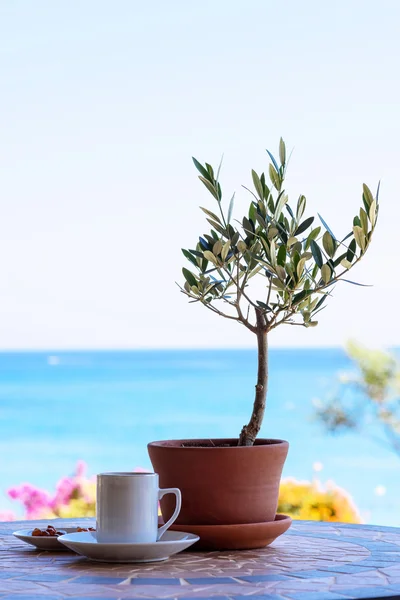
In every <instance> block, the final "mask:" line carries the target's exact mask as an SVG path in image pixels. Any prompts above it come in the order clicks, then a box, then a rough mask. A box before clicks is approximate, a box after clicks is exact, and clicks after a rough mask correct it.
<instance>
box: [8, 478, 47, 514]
mask: <svg viewBox="0 0 400 600" xmlns="http://www.w3.org/2000/svg"><path fill="white" fill-rule="evenodd" d="M8 495H9V496H10V498H12V499H13V500H17V499H18V500H20V501H21V502H22V504H23V505H24V507H25V510H26V517H27V519H34V518H36V517H40V516H41V515H42V514H43V513H44V512H46V511H47V510H48V509H49V504H50V495H49V494H48V492H46V491H45V490H40V489H38V488H35V487H33V486H32V485H31V484H29V483H24V484H23V485H20V486H19V487H16V488H11V489H10V490H8Z"/></svg>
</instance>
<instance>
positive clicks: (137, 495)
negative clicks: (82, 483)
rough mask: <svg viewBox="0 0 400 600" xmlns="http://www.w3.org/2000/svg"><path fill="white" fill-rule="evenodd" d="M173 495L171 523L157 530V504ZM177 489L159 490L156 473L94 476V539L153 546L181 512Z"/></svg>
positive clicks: (180, 501) (180, 500)
mask: <svg viewBox="0 0 400 600" xmlns="http://www.w3.org/2000/svg"><path fill="white" fill-rule="evenodd" d="M165 494H175V496H176V508H175V512H174V514H173V515H172V517H171V518H170V520H169V521H168V522H167V523H165V525H163V526H162V527H158V501H159V500H160V499H161V498H162V497H163V496H164V495H165ZM181 504H182V498H181V492H180V490H178V489H177V488H168V489H164V490H160V489H159V487H158V474H157V473H100V474H99V475H97V499H96V521H97V524H96V539H97V541H98V542H101V543H118V542H119V543H152V542H156V541H158V540H159V539H160V537H161V536H162V534H163V533H164V532H165V531H166V530H167V529H168V527H170V525H172V523H173V522H174V521H175V520H176V518H177V517H178V515H179V512H180V510H181Z"/></svg>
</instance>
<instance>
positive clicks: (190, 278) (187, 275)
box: [182, 267, 197, 287]
mask: <svg viewBox="0 0 400 600" xmlns="http://www.w3.org/2000/svg"><path fill="white" fill-rule="evenodd" d="M182 273H183V276H184V278H185V279H186V281H187V282H188V284H189V285H190V287H192V286H197V279H196V277H195V276H194V275H193V273H192V272H191V271H189V269H185V267H183V269H182Z"/></svg>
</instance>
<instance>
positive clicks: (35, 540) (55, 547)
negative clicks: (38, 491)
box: [13, 526, 92, 552]
mask: <svg viewBox="0 0 400 600" xmlns="http://www.w3.org/2000/svg"><path fill="white" fill-rule="evenodd" d="M90 527H92V526H90ZM76 530H77V527H60V529H58V530H57V531H63V532H65V534H69V533H76ZM13 535H14V536H15V537H16V538H18V539H19V540H22V541H23V542H25V543H26V544H31V546H35V547H36V548H38V549H39V550H50V551H53V552H60V551H61V552H65V551H66V550H67V548H66V546H64V544H60V542H59V541H58V540H59V537H60V536H58V537H56V536H43V537H42V536H40V535H37V536H36V535H32V528H31V529H21V530H19V531H14V533H13Z"/></svg>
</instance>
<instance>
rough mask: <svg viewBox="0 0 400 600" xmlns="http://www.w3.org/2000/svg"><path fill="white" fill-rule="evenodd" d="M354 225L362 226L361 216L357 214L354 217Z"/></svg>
mask: <svg viewBox="0 0 400 600" xmlns="http://www.w3.org/2000/svg"><path fill="white" fill-rule="evenodd" d="M353 225H357V227H361V221H360V217H358V216H355V217H354V219H353Z"/></svg>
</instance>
